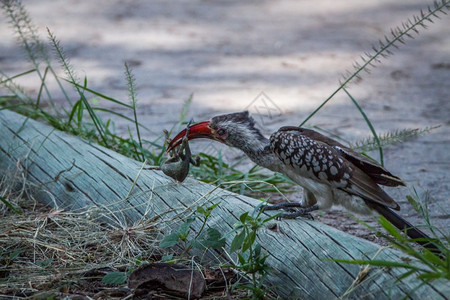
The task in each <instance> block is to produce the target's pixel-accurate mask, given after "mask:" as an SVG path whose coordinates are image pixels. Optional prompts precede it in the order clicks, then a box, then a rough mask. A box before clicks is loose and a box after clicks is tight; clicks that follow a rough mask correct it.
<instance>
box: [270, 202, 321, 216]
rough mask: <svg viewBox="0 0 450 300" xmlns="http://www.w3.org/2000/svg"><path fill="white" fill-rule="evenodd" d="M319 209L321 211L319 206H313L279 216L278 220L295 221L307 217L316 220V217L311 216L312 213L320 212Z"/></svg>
mask: <svg viewBox="0 0 450 300" xmlns="http://www.w3.org/2000/svg"><path fill="white" fill-rule="evenodd" d="M300 204H301V203H300ZM318 209H319V205H317V204H314V205H313V206H310V207H306V208H299V209H297V210H296V211H294V212H289V213H284V214H281V215H279V216H278V218H279V219H295V218H297V217H306V218H309V219H311V220H314V217H313V216H312V215H311V214H310V212H312V211H315V210H318Z"/></svg>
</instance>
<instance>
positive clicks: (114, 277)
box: [102, 272, 128, 285]
mask: <svg viewBox="0 0 450 300" xmlns="http://www.w3.org/2000/svg"><path fill="white" fill-rule="evenodd" d="M127 278H128V276H127V273H125V272H110V273H108V274H106V275H105V276H104V277H103V278H102V283H104V284H109V285H119V284H124V283H125V282H126V281H127Z"/></svg>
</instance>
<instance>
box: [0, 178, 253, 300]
mask: <svg viewBox="0 0 450 300" xmlns="http://www.w3.org/2000/svg"><path fill="white" fill-rule="evenodd" d="M21 174H24V172H21V171H20V170H18V172H17V174H12V175H14V176H8V178H17V180H16V181H15V182H7V181H6V180H5V179H3V180H2V181H0V196H1V197H2V198H3V199H7V200H8V202H9V203H10V204H11V205H12V206H13V207H15V208H17V209H18V210H19V211H20V212H21V213H17V212H14V211H13V210H11V209H10V208H9V207H7V206H6V205H5V204H4V203H2V202H0V299H24V298H28V297H32V298H33V299H61V298H65V297H67V298H70V299H72V298H73V297H75V298H77V297H80V298H77V299H114V298H115V299H124V298H125V299H128V298H129V299H131V298H133V297H134V295H133V291H131V290H130V289H129V288H128V287H127V284H126V283H124V284H121V285H117V286H111V285H107V284H104V283H102V278H103V277H104V276H105V275H106V274H108V273H110V272H112V271H120V272H130V271H132V270H133V269H135V268H136V267H137V266H139V264H141V263H142V262H158V261H161V258H162V256H163V255H164V254H167V253H166V252H165V250H163V249H161V248H159V247H158V244H159V241H160V240H159V239H160V238H161V237H162V235H161V234H160V231H161V228H163V227H165V226H167V222H165V221H164V220H152V219H142V220H139V221H138V222H136V223H135V224H133V225H132V226H125V225H124V224H122V223H121V222H119V220H118V219H116V220H115V221H116V222H114V219H112V218H111V217H109V216H110V215H111V211H108V209H107V208H102V209H99V208H90V209H87V210H85V211H83V212H74V211H64V210H58V209H52V208H49V207H47V206H44V205H43V204H40V203H39V202H36V201H34V199H33V198H32V193H28V191H29V190H30V189H32V188H33V187H31V186H30V183H29V182H26V180H25V176H21ZM17 187H27V188H19V189H17ZM101 220H108V222H101ZM166 221H167V220H166ZM171 221H172V222H173V220H171ZM180 258H181V257H180ZM180 261H181V259H180ZM191 263H192V262H191ZM198 267H199V268H200V269H201V270H202V271H203V272H204V273H205V274H206V276H207V277H211V276H210V275H209V276H208V275H207V274H213V273H214V274H216V273H217V271H214V270H215V269H211V268H205V267H202V266H198ZM221 272H222V273H221V275H219V277H220V278H219V280H218V278H212V281H213V282H214V283H213V284H210V285H209V289H210V290H209V292H207V294H206V295H205V297H204V298H203V299H222V298H227V299H240V298H241V297H245V296H248V292H247V291H243V290H238V291H235V292H234V293H233V294H234V295H233V296H230V295H227V293H226V288H225V286H226V285H228V287H230V283H224V282H223V279H225V280H226V281H228V280H230V279H231V278H232V277H235V275H232V274H231V273H227V276H226V278H225V277H223V276H225V275H223V274H224V273H223V271H221ZM217 274H220V273H217ZM230 274H231V275H230ZM210 279H211V278H210ZM233 280H235V278H233ZM207 281H208V279H207ZM217 281H221V282H222V283H220V284H217ZM154 296H155V297H157V299H165V298H171V299H172V298H173V296H169V295H166V294H164V293H162V292H157V293H155V295H154ZM137 298H139V297H137ZM133 299H134V298H133Z"/></svg>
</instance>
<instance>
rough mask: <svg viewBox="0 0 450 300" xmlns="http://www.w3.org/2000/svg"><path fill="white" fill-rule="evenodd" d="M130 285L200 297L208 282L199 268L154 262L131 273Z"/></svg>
mask: <svg viewBox="0 0 450 300" xmlns="http://www.w3.org/2000/svg"><path fill="white" fill-rule="evenodd" d="M128 287H129V288H131V289H134V290H137V289H145V290H148V291H149V292H150V291H152V290H157V289H158V290H162V291H164V292H166V293H167V294H171V295H175V296H181V297H188V296H190V297H191V298H200V297H201V295H202V294H203V292H204V291H205V288H206V284H205V280H204V279H203V274H202V273H201V272H200V271H198V270H192V269H189V268H188V267H187V266H183V265H172V264H168V263H153V264H147V265H144V266H142V267H140V268H139V269H137V270H136V271H134V272H133V273H131V275H130V277H129V279H128Z"/></svg>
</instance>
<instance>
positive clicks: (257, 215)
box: [226, 205, 279, 299]
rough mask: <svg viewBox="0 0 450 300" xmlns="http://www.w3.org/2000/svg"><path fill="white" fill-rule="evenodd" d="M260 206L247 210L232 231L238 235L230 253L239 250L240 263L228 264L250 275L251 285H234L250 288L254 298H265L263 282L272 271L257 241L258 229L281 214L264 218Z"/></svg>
mask: <svg viewBox="0 0 450 300" xmlns="http://www.w3.org/2000/svg"><path fill="white" fill-rule="evenodd" d="M260 207H261V206H260V205H259V206H258V207H256V208H255V210H254V211H253V213H252V214H249V212H245V213H243V214H242V215H241V216H240V217H239V222H238V223H237V224H236V225H235V228H234V229H233V231H232V232H236V235H235V237H234V238H233V241H232V242H231V245H230V253H234V252H237V257H238V264H234V265H228V266H226V267H230V268H233V269H236V270H239V271H241V272H243V273H244V274H245V275H247V276H250V279H251V285H249V284H240V282H239V281H238V282H237V283H236V284H235V285H234V286H235V288H238V289H247V290H250V291H251V292H252V299H264V296H265V294H266V290H265V288H264V286H263V284H264V280H265V278H266V276H267V275H268V272H269V271H270V268H269V266H268V265H267V264H266V259H267V256H268V255H267V254H264V253H263V251H262V249H261V244H259V243H258V242H257V241H256V237H257V234H258V230H259V229H260V228H261V227H263V226H264V225H265V224H266V223H267V222H269V221H272V220H273V219H275V218H276V217H278V216H279V214H276V215H273V216H271V217H268V218H266V219H263V218H262V217H261V214H262V210H261V209H260Z"/></svg>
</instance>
